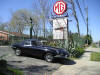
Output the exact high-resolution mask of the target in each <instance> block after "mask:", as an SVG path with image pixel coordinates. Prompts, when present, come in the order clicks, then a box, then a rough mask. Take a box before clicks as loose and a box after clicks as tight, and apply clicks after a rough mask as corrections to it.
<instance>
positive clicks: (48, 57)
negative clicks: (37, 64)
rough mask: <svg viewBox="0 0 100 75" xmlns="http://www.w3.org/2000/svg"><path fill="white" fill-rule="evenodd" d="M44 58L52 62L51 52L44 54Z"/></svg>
mask: <svg viewBox="0 0 100 75" xmlns="http://www.w3.org/2000/svg"><path fill="white" fill-rule="evenodd" d="M45 60H46V61H47V62H52V61H53V60H54V57H53V55H52V54H51V53H47V54H46V55H45Z"/></svg>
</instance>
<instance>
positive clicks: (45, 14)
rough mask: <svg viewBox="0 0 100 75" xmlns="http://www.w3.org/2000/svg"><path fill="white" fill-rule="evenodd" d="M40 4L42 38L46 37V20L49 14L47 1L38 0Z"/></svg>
mask: <svg viewBox="0 0 100 75" xmlns="http://www.w3.org/2000/svg"><path fill="white" fill-rule="evenodd" d="M38 1H39V4H40V18H41V22H42V24H43V34H44V38H45V37H46V22H47V19H48V15H49V12H50V11H49V3H48V1H47V0H38Z"/></svg>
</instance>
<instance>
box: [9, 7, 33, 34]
mask: <svg viewBox="0 0 100 75" xmlns="http://www.w3.org/2000/svg"><path fill="white" fill-rule="evenodd" d="M30 15H31V13H30V12H29V11H28V10H25V9H21V10H18V11H16V12H15V13H13V14H12V19H11V22H10V26H11V27H12V28H13V29H14V31H15V32H19V33H20V34H22V33H23V31H24V29H25V26H26V25H28V23H29V16H30Z"/></svg>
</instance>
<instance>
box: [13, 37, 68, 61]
mask: <svg viewBox="0 0 100 75" xmlns="http://www.w3.org/2000/svg"><path fill="white" fill-rule="evenodd" d="M11 47H12V48H13V50H14V51H15V54H16V55H17V56H20V55H22V54H28V55H34V56H39V57H43V58H45V60H46V61H47V62H52V61H53V60H54V58H55V57H59V58H67V57H69V52H68V51H67V50H65V49H61V48H55V47H50V46H44V45H43V44H42V43H41V42H40V41H38V40H36V39H27V40H25V41H22V42H20V43H16V44H13V45H12V46H11Z"/></svg>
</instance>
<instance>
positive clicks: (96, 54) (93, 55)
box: [91, 52, 100, 61]
mask: <svg viewBox="0 0 100 75" xmlns="http://www.w3.org/2000/svg"><path fill="white" fill-rule="evenodd" d="M91 61H100V53H99V52H92V53H91Z"/></svg>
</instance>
